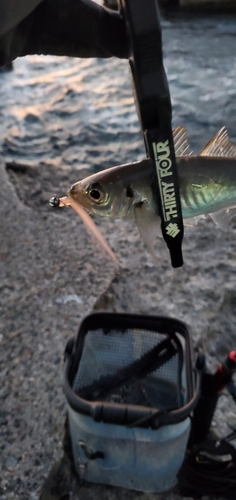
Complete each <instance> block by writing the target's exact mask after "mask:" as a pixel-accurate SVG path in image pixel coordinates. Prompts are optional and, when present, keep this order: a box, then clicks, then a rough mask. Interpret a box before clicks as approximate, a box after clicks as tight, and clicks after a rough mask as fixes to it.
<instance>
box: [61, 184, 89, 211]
mask: <svg viewBox="0 0 236 500" xmlns="http://www.w3.org/2000/svg"><path fill="white" fill-rule="evenodd" d="M67 196H68V197H69V198H71V199H72V200H73V201H74V202H75V203H77V204H78V205H81V206H82V207H84V208H86V210H88V211H91V203H90V202H89V200H88V199H87V196H86V189H84V188H83V187H82V186H81V183H80V182H76V183H75V184H73V185H72V186H71V187H70V189H69V190H68V191H67Z"/></svg>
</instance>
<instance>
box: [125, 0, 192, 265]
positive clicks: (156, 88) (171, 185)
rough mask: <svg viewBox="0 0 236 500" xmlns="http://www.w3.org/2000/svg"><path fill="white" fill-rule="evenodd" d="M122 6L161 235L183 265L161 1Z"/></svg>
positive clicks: (136, 0)
mask: <svg viewBox="0 0 236 500" xmlns="http://www.w3.org/2000/svg"><path fill="white" fill-rule="evenodd" d="M118 4H119V9H120V13H121V16H122V17H123V18H124V20H125V23H126V28H127V33H128V40H129V64H130V72H131V81H132V87H133V93H134V100H135V105H136V110H137V114H138V118H139V122H140V126H141V129H142V133H143V138H144V143H145V147H146V153H147V157H148V158H150V159H151V160H152V165H153V179H152V190H153V195H154V199H155V201H156V207H157V210H158V214H159V215H160V217H161V229H162V235H163V238H164V240H165V242H166V244H167V247H168V249H169V251H170V257H171V263H172V266H173V267H181V266H182V265H183V257H182V240H183V234H184V229H183V219H182V210H181V203H180V194H179V183H178V174H177V167H176V158H175V151H174V143H173V136H172V106H171V99H170V92H169V87H168V81H167V77H166V73H165V69H164V64H163V53H162V33H161V17H160V10H159V6H158V1H157V0H118ZM167 185H168V190H166V186H167ZM164 187H165V189H164ZM166 193H168V194H166Z"/></svg>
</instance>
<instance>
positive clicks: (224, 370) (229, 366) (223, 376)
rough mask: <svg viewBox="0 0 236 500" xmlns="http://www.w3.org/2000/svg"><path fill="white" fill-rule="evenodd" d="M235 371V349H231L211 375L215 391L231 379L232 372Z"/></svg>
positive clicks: (218, 390) (221, 388) (222, 387)
mask: <svg viewBox="0 0 236 500" xmlns="http://www.w3.org/2000/svg"><path fill="white" fill-rule="evenodd" d="M235 371H236V351H231V352H230V353H229V354H228V356H227V358H226V359H225V361H224V362H223V363H222V364H221V365H219V366H218V368H217V370H216V372H215V374H214V375H213V380H214V389H215V392H216V393H217V392H220V391H222V390H223V389H224V387H225V386H226V385H227V384H228V382H229V381H230V380H231V378H232V375H233V373H234V372H235Z"/></svg>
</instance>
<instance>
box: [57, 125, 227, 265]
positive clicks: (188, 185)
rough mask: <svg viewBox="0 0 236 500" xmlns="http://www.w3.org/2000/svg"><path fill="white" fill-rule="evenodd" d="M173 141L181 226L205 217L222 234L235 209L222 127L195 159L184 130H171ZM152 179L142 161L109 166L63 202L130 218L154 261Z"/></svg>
mask: <svg viewBox="0 0 236 500" xmlns="http://www.w3.org/2000/svg"><path fill="white" fill-rule="evenodd" d="M173 140H174V147H175V154H176V162H177V172H178V180H179V191H180V201H181V208H182V215H183V220H184V224H185V225H193V224H195V223H196V222H197V221H198V220H199V218H202V217H203V218H204V217H206V215H207V214H209V215H210V217H211V218H212V219H213V220H214V222H215V223H216V224H217V225H218V226H220V227H221V228H222V229H223V230H226V229H227V225H228V221H229V220H230V218H231V216H230V215H229V212H230V211H231V210H232V209H234V208H235V207H236V146H235V145H234V144H233V143H232V142H231V141H230V140H229V137H228V133H227V130H226V128H225V127H223V128H221V129H220V130H219V132H217V133H216V134H215V136H214V137H213V138H212V139H211V140H210V141H209V142H208V143H207V144H206V146H204V148H203V149H202V150H201V151H200V153H199V154H198V155H194V154H193V152H192V151H191V150H190V146H189V141H188V137H187V131H186V129H185V127H183V126H181V125H180V126H178V127H177V128H176V129H174V130H173ZM153 175H154V174H153V165H152V161H151V160H150V159H148V158H147V159H144V160H142V161H139V162H136V163H128V164H125V165H120V166H115V167H111V168H108V169H106V170H102V171H100V172H97V173H95V174H92V175H90V176H89V177H86V178H85V179H83V180H80V181H78V182H76V183H74V184H73V185H72V186H71V188H70V189H69V190H68V193H67V197H68V200H73V202H74V203H76V204H78V205H80V206H82V207H83V208H84V209H86V210H87V211H88V212H89V213H90V214H98V215H100V216H104V217H112V218H124V219H134V220H135V221H136V224H137V226H138V229H139V232H140V235H141V237H142V238H143V240H144V242H145V243H146V245H147V247H148V249H149V251H150V252H151V254H152V255H153V257H155V249H154V246H155V239H156V236H157V233H158V231H157V228H160V217H159V215H158V209H157V206H156V201H155V199H154V194H153V188H152V185H153ZM159 234H160V229H159Z"/></svg>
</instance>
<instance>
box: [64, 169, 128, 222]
mask: <svg viewBox="0 0 236 500" xmlns="http://www.w3.org/2000/svg"><path fill="white" fill-rule="evenodd" d="M67 194H68V196H69V197H70V198H72V199H73V200H74V201H75V202H76V203H78V204H79V205H82V206H83V207H84V208H85V209H86V210H88V211H89V212H90V213H94V214H98V215H102V216H105V217H117V218H121V217H125V216H127V215H128V213H129V211H130V210H131V208H132V190H129V189H128V188H127V186H126V184H125V182H124V178H123V177H122V175H120V173H119V167H113V168H110V169H107V170H104V171H102V172H98V173H97V174H93V175H90V176H89V177H86V178H85V179H83V180H81V181H78V182H76V183H75V184H73V185H72V186H71V188H70V189H69V191H68V193H67Z"/></svg>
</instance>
